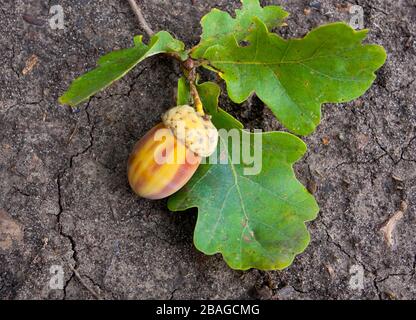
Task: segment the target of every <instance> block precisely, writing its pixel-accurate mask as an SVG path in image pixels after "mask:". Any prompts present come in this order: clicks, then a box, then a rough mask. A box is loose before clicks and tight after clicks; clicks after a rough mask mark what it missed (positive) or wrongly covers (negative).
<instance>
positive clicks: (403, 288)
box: [0, 0, 416, 299]
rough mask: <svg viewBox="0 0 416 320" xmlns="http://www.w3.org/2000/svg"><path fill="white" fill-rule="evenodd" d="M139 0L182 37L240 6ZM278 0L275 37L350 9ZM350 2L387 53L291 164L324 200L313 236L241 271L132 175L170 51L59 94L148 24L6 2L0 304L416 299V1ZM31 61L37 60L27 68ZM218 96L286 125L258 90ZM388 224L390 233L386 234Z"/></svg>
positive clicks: (81, 6)
mask: <svg viewBox="0 0 416 320" xmlns="http://www.w3.org/2000/svg"><path fill="white" fill-rule="evenodd" d="M139 3H141V4H142V9H143V11H144V14H145V16H146V18H147V20H148V22H149V24H150V25H151V26H152V28H153V29H154V30H162V29H163V30H168V31H170V32H171V33H172V34H174V35H175V36H177V37H178V38H179V39H182V40H183V41H184V42H185V43H186V44H187V45H188V46H192V45H194V44H196V43H197V42H198V37H199V34H200V31H201V29H200V26H199V19H200V18H201V17H202V16H203V15H204V14H205V13H207V12H208V11H209V9H210V8H211V7H218V8H220V9H222V10H226V11H228V12H232V11H233V10H234V9H235V8H237V7H238V6H239V3H238V1H224V0H216V1H199V0H196V1H191V0H181V1H177V0H175V1H173V0H163V1H162V0H148V1H139ZM271 3H273V4H282V5H283V7H284V8H285V9H286V10H287V11H289V12H290V13H291V15H290V17H289V19H288V26H286V27H284V28H282V29H281V30H280V31H279V32H280V33H281V34H282V36H284V37H299V36H303V35H304V34H305V33H306V32H307V31H308V30H310V29H311V28H313V27H316V26H318V25H319V24H322V23H326V22H332V21H338V20H344V21H347V20H348V19H349V15H348V13H347V12H346V9H345V8H346V7H347V6H346V5H345V3H338V2H336V1H326V0H322V1H312V2H310V3H309V1H301V0H291V1H284V2H283V1H264V2H263V4H271ZM355 3H356V4H359V5H361V6H362V7H363V9H364V15H365V16H364V23H365V26H366V27H367V28H370V29H371V32H370V34H369V40H368V41H370V42H372V43H377V44H381V45H383V46H384V47H385V48H386V51H387V53H388V60H387V63H386V65H385V66H384V67H383V68H382V69H380V70H379V72H378V77H377V80H376V82H375V83H374V85H373V86H372V87H371V89H370V90H369V91H368V92H367V93H366V94H365V95H364V96H363V97H361V98H360V99H358V100H356V101H353V102H351V103H347V104H341V105H329V104H327V105H325V106H324V107H323V119H322V123H321V125H320V126H319V127H318V129H317V131H316V132H315V133H314V134H313V135H311V136H309V137H308V138H307V139H306V142H307V144H308V147H309V151H308V153H307V155H306V156H305V157H304V158H303V159H302V161H300V162H299V163H298V164H297V165H296V173H297V176H298V178H299V179H300V180H301V181H302V182H303V183H304V184H305V185H307V186H308V188H309V190H310V191H311V192H313V193H314V195H315V197H316V198H317V201H318V203H319V205H320V208H321V210H320V213H319V216H318V218H317V219H316V220H315V221H313V222H310V223H308V229H309V231H310V233H311V243H310V245H309V247H308V248H307V249H306V251H305V252H304V253H303V254H301V255H299V256H298V257H297V258H296V259H295V261H294V263H293V264H292V265H291V266H290V267H289V268H287V269H286V270H284V271H276V272H261V271H257V270H250V271H247V272H241V271H233V270H231V269H229V268H228V267H227V265H226V264H225V263H224V261H223V260H222V258H221V256H218V255H216V256H204V255H203V254H202V253H200V252H198V251H197V250H196V249H195V247H194V246H193V244H192V233H193V228H194V225H195V217H196V212H195V210H190V211H187V212H184V213H171V212H169V211H168V210H167V209H166V203H165V201H153V202H152V201H147V200H144V199H140V198H138V197H136V196H134V194H133V193H132V192H131V191H130V189H129V186H128V183H127V178H126V159H127V157H128V154H129V151H130V150H131V148H132V146H133V145H134V143H135V142H136V141H137V139H138V138H140V137H141V136H142V135H143V134H144V133H145V132H146V131H147V130H148V129H150V128H151V127H152V126H153V125H154V124H155V123H156V122H158V121H159V115H160V114H161V113H162V112H163V111H164V110H166V109H167V108H168V107H171V106H172V104H173V92H174V86H175V82H176V80H177V77H178V68H177V66H175V63H174V62H172V61H171V60H168V59H167V58H164V57H154V58H151V59H149V60H146V61H145V62H143V63H142V64H140V65H139V66H138V67H137V68H136V69H135V70H134V71H133V72H132V73H130V74H129V75H127V76H126V77H125V78H124V79H122V80H121V81H119V82H117V83H116V84H114V85H113V86H112V87H110V88H109V89H108V90H105V91H103V92H101V93H99V94H98V95H96V96H95V97H93V98H92V99H90V101H89V102H88V103H86V104H84V105H82V106H81V107H80V108H79V110H77V111H76V112H72V111H71V110H70V109H69V108H66V107H62V106H59V105H58V103H57V98H58V96H59V95H60V94H62V93H63V92H64V91H65V89H66V88H67V87H68V85H69V83H70V82H71V80H72V79H73V78H75V77H76V76H78V75H80V74H81V73H83V72H85V71H86V70H89V69H90V68H92V67H94V65H95V62H96V61H97V58H98V57H99V56H100V55H102V54H104V53H106V52H109V51H111V50H114V49H117V48H122V47H127V46H130V45H131V44H132V36H133V35H135V34H142V33H143V30H141V29H140V27H139V26H138V23H137V22H136V20H135V17H134V15H133V14H132V13H131V11H130V8H129V6H128V3H127V1H116V0H108V1H92V0H91V1H88V0H84V1H81V0H73V1H69V0H59V1H54V0H51V1H46V0H45V1H44V0H39V1H23V0H16V1H12V0H5V1H2V4H1V10H0V27H1V34H0V44H1V46H0V51H1V54H0V60H1V73H0V128H1V130H0V299H95V298H103V299H150V298H156V299H187V298H192V299H219V298H223V299H232V298H239V299H250V298H262V299H415V298H416V276H415V267H416V228H415V226H416V109H415V103H416V82H415V81H414V79H415V74H416V42H415V41H416V39H415V35H416V23H415V21H416V6H415V2H414V1H413V0H407V1H406V0H400V1H382V0H370V1H360V0H358V1H355ZM54 4H60V5H61V6H62V7H63V8H64V13H65V29H64V30H52V29H51V28H50V27H49V25H48V23H47V20H46V19H48V18H49V16H50V15H49V13H48V11H49V8H50V6H52V5H54ZM308 4H310V6H311V9H310V10H306V11H305V10H304V9H305V8H306V7H307V6H308ZM33 56H36V57H37V63H36V65H34V66H33V68H32V69H31V70H28V69H27V70H25V72H22V71H23V70H24V69H25V66H26V65H27V64H29V65H30V63H29V62H28V61H30V59H31V57H32V59H33ZM29 69H30V68H29ZM221 105H222V106H223V107H224V108H225V109H226V110H228V111H230V112H231V113H232V114H234V115H235V116H236V117H238V118H239V119H240V120H241V121H243V122H244V123H245V124H246V125H247V127H249V128H262V129H265V130H280V129H282V128H281V127H280V125H279V124H278V123H277V122H276V121H275V120H274V119H273V118H272V115H271V113H270V111H269V110H268V109H267V108H265V107H264V106H263V105H262V104H261V103H260V102H259V101H258V100H257V99H256V98H254V99H252V100H251V101H250V103H245V104H244V105H243V106H238V105H235V104H233V103H231V102H230V101H229V100H227V98H226V97H225V95H224V96H223V97H222V98H221ZM406 207H407V208H406ZM399 210H401V211H400V212H399ZM398 212H399V213H398ZM396 217H399V218H397V219H396ZM392 219H393V220H394V223H393V226H392V228H391V231H392V233H391V238H389V237H386V235H385V234H383V232H382V230H383V226H384V227H385V226H386V223H388V221H390V222H391V221H393V220H392ZM53 265H58V266H62V267H63V271H64V285H63V290H59V289H50V287H49V281H50V279H51V273H50V267H51V266H53ZM361 272H362V275H363V277H362V278H360V279H362V280H363V283H362V284H363V287H360V286H358V287H357V286H355V285H354V281H353V280H354V279H357V278H356V276H357V275H359V274H360V273H361ZM351 281H352V282H353V283H352V284H351Z"/></svg>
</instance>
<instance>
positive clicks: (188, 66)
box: [128, 0, 204, 115]
mask: <svg viewBox="0 0 416 320" xmlns="http://www.w3.org/2000/svg"><path fill="white" fill-rule="evenodd" d="M128 2H129V4H130V6H131V9H132V10H133V12H134V13H135V14H136V17H137V19H138V21H139V23H140V26H141V27H142V28H143V29H144V31H146V33H147V35H148V36H149V37H151V36H152V35H153V34H154V31H153V30H152V29H151V28H150V27H149V24H148V23H147V21H146V19H145V18H144V16H143V13H142V10H141V9H140V7H139V5H138V4H137V2H136V0H128ZM166 55H167V56H168V57H171V58H173V59H175V60H177V61H179V62H180V64H181V67H182V70H183V73H184V75H185V76H186V78H187V80H188V81H189V88H190V91H191V96H192V99H193V100H194V108H195V109H196V111H197V112H198V113H199V114H200V115H204V107H203V105H202V101H201V98H200V97H199V93H198V90H197V88H196V80H197V72H196V68H197V67H198V66H199V65H200V62H199V61H196V60H193V59H192V58H191V57H189V58H188V59H187V60H185V61H183V60H182V59H181V57H180V55H178V54H177V53H176V52H170V53H166Z"/></svg>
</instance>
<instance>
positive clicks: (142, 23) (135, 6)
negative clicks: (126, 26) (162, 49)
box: [127, 0, 154, 37]
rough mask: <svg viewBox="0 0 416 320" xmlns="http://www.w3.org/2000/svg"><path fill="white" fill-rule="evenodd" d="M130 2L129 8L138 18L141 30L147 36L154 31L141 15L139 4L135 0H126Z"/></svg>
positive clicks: (151, 34)
mask: <svg viewBox="0 0 416 320" xmlns="http://www.w3.org/2000/svg"><path fill="white" fill-rule="evenodd" d="M127 1H128V2H129V4H130V7H131V9H132V10H133V12H134V14H135V15H136V17H137V20H139V23H140V26H141V27H142V28H143V30H144V31H145V32H146V33H147V35H148V36H149V37H151V36H153V35H154V31H153V30H152V28H150V26H149V24H148V23H147V21H146V19H145V18H144V16H143V13H142V9H140V7H139V5H138V4H137V2H136V0H127Z"/></svg>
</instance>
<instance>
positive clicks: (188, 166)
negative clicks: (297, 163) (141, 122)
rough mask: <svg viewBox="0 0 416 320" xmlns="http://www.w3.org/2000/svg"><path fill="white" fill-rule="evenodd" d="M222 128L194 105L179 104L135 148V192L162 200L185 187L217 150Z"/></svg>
mask: <svg viewBox="0 0 416 320" xmlns="http://www.w3.org/2000/svg"><path fill="white" fill-rule="evenodd" d="M217 143H218V131H217V129H216V128H215V126H214V125H213V124H212V122H211V120H210V118H209V117H208V116H205V115H201V114H199V113H198V112H197V111H196V110H195V109H194V108H192V107H190V106H188V105H184V106H177V107H174V108H172V109H170V110H168V111H167V112H166V113H164V114H163V115H162V123H159V124H158V125H156V126H155V127H153V128H152V129H151V130H150V131H149V132H147V133H146V135H145V136H144V137H143V138H141V139H140V140H139V141H138V142H137V143H136V145H135V147H134V148H133V151H132V153H131V155H130V158H129V160H128V166H127V176H128V179H129V183H130V186H131V188H132V189H133V191H134V192H135V193H136V194H138V195H139V196H141V197H143V198H147V199H162V198H165V197H168V196H170V195H171V194H173V193H175V192H176V191H178V190H179V189H180V188H182V187H183V186H184V185H185V184H186V183H187V182H188V181H189V179H191V177H192V176H193V174H194V173H195V171H196V170H197V169H198V166H199V164H200V163H201V160H202V157H209V156H210V155H211V154H212V153H213V152H214V151H215V149H216V147H217Z"/></svg>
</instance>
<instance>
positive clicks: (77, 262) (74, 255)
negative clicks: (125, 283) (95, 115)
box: [56, 98, 95, 300]
mask: <svg viewBox="0 0 416 320" xmlns="http://www.w3.org/2000/svg"><path fill="white" fill-rule="evenodd" d="M91 100H92V98H90V99H89V101H88V103H87V105H86V107H85V113H86V115H87V121H88V125H89V127H90V131H89V144H88V146H87V147H86V148H84V149H83V150H82V151H81V152H77V153H76V154H74V155H71V156H70V158H69V166H68V167H67V168H64V169H63V170H62V171H61V172H59V173H58V177H57V179H56V183H57V188H58V208H59V211H58V214H57V216H56V225H57V228H58V232H59V234H60V236H62V237H64V238H65V239H67V240H68V241H69V242H70V244H71V250H72V252H73V253H72V257H71V258H72V260H73V262H74V266H73V268H74V269H75V270H76V269H77V268H78V267H79V265H80V259H79V257H78V251H77V245H76V242H75V239H74V237H73V236H72V235H70V234H68V233H66V232H65V231H64V230H63V227H62V214H63V212H64V205H63V200H62V199H63V197H62V179H63V177H64V176H65V174H66V172H67V170H69V169H71V168H72V167H73V163H74V159H75V158H77V157H79V156H81V155H83V154H86V153H87V152H88V151H89V150H90V149H91V148H92V147H93V145H94V130H95V125H94V123H93V122H92V120H91V115H90V113H89V112H88V108H89V105H90V103H91ZM74 277H75V271H73V272H72V274H71V276H70V277H69V279H68V280H67V281H66V282H65V285H64V288H63V292H64V296H63V300H65V299H66V294H67V292H66V290H67V287H68V285H69V283H70V282H71V281H72V279H74Z"/></svg>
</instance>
